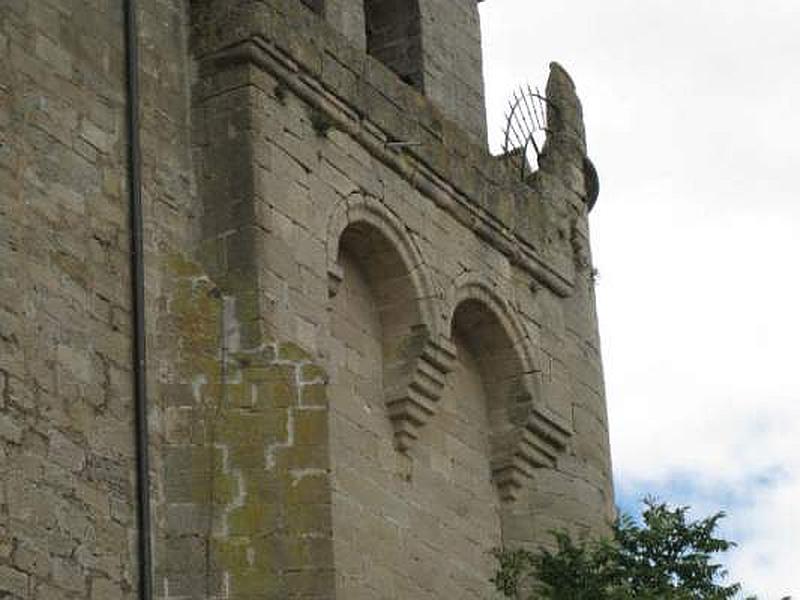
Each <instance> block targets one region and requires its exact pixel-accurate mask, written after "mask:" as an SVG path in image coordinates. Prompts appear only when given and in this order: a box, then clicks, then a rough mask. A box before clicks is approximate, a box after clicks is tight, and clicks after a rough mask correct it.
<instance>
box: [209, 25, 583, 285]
mask: <svg viewBox="0 0 800 600" xmlns="http://www.w3.org/2000/svg"><path fill="white" fill-rule="evenodd" d="M202 62H203V64H204V65H205V66H206V67H207V66H209V65H213V66H214V67H215V68H216V69H219V68H224V66H225V65H226V64H242V63H248V64H252V65H254V66H257V67H258V68H261V69H264V70H265V71H267V72H269V73H270V74H271V75H272V76H274V77H276V78H277V79H279V80H280V81H281V82H282V83H283V84H285V85H286V86H287V88H289V89H291V91H292V92H294V93H295V94H296V95H297V96H298V97H300V98H302V99H303V100H304V101H305V102H307V103H309V104H310V105H311V106H313V107H314V108H315V109H316V110H319V111H321V112H323V113H324V114H325V116H326V117H327V118H328V119H330V121H331V122H332V123H333V126H334V127H336V128H337V129H339V130H340V131H342V132H344V133H346V134H348V135H350V136H352V137H353V138H354V139H356V140H357V141H358V142H360V143H361V144H362V145H363V146H364V147H365V148H366V149H367V150H368V151H369V152H370V153H371V154H372V155H373V156H374V157H376V158H378V159H379V160H380V161H381V162H383V163H384V164H386V165H387V166H389V167H390V168H392V169H393V170H394V171H395V172H397V173H398V174H399V175H401V176H402V177H403V178H404V179H406V180H407V181H408V182H409V183H410V184H411V185H412V186H414V187H415V188H416V189H417V190H418V191H420V192H421V193H422V194H423V195H425V196H426V197H428V198H430V199H431V200H432V201H433V202H434V203H435V204H436V205H437V206H439V207H441V208H443V209H444V210H447V211H448V212H449V213H450V214H451V215H453V216H454V217H455V218H456V220H458V221H459V222H460V223H461V224H462V225H464V226H465V227H467V228H468V229H470V230H472V231H473V232H474V233H475V234H476V235H477V236H478V237H480V238H481V239H483V240H484V241H486V242H487V243H489V244H491V245H492V246H493V247H494V248H496V249H497V250H498V251H500V252H501V253H502V254H504V255H505V256H507V257H508V259H509V260H510V261H511V262H512V264H514V265H516V266H518V267H519V268H521V269H522V270H523V271H525V272H526V273H528V274H529V275H530V276H531V277H533V278H534V279H535V280H536V281H537V282H538V283H539V284H541V285H543V286H545V287H546V288H548V289H550V290H551V291H552V292H553V293H555V294H556V295H558V296H560V297H567V296H569V295H571V293H572V288H573V286H574V273H571V272H568V271H567V269H564V268H558V267H556V266H555V265H554V264H553V263H552V262H551V261H547V260H545V259H544V258H543V257H542V256H541V254H540V253H539V252H538V251H537V250H536V248H534V246H533V245H532V244H531V243H529V242H528V240H526V239H525V238H524V237H522V236H520V235H518V234H517V233H516V232H514V231H512V230H511V229H510V228H509V227H508V226H507V225H506V224H504V223H503V222H502V221H501V220H500V219H499V218H498V216H497V215H495V214H493V213H492V212H489V211H487V210H486V209H484V208H483V207H482V206H480V204H479V203H478V202H477V201H476V199H475V198H473V197H470V196H468V195H467V194H465V193H464V192H463V191H462V190H459V189H457V188H456V187H455V186H454V185H452V184H450V183H448V182H447V181H446V180H445V179H444V178H443V177H441V176H440V175H439V174H438V173H436V172H435V171H434V170H433V169H432V168H431V167H430V166H429V165H428V164H426V162H425V161H423V160H421V159H420V158H419V157H418V156H416V155H415V154H414V152H412V151H411V150H410V149H407V148H395V147H392V146H391V144H389V142H390V141H391V137H390V136H388V135H387V134H386V132H384V131H383V130H382V129H381V128H380V127H378V126H377V125H376V124H375V123H373V122H371V121H370V120H368V119H365V118H363V117H360V116H359V114H358V112H357V111H355V110H354V109H353V108H352V107H350V106H348V105H347V104H345V103H344V102H342V101H341V99H339V98H338V97H337V96H336V95H334V94H332V93H331V92H330V91H328V90H326V89H325V88H324V87H323V86H322V84H321V83H320V82H319V81H317V80H316V79H314V78H313V77H311V76H309V75H308V74H307V73H305V72H304V71H303V70H302V68H301V67H300V65H298V63H297V62H296V61H293V60H292V59H291V58H290V57H288V56H287V55H286V54H285V53H283V52H282V51H281V50H280V49H279V48H277V47H276V46H275V45H274V44H271V43H270V42H268V41H266V40H263V39H261V38H253V39H249V40H246V41H243V42H240V43H238V44H236V45H235V46H232V47H229V48H225V49H223V50H220V51H218V52H216V53H214V54H212V55H210V56H207V57H205V58H204V59H203V61H202ZM487 160H494V159H493V158H492V157H490V156H489V155H487ZM524 193H525V194H526V195H529V196H534V193H533V191H532V190H529V189H526V190H524ZM527 200H528V201H530V202H541V200H540V199H539V198H533V197H529V198H528V199H527Z"/></svg>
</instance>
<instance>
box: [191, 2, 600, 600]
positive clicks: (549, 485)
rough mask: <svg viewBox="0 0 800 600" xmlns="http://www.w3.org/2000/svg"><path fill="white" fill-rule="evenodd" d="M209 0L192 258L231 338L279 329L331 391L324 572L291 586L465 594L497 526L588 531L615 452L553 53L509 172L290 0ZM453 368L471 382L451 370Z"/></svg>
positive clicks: (581, 168) (480, 582) (579, 166)
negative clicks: (527, 169) (327, 583)
mask: <svg viewBox="0 0 800 600" xmlns="http://www.w3.org/2000/svg"><path fill="white" fill-rule="evenodd" d="M221 8H223V5H222V4H220V5H214V3H210V4H208V5H206V7H205V10H203V11H200V12H198V13H196V14H195V15H193V16H194V18H195V21H194V23H195V26H194V52H195V55H196V56H197V57H198V62H199V75H200V77H199V80H198V83H197V85H196V87H195V89H194V111H195V112H194V114H195V122H196V124H198V125H200V126H201V129H199V130H198V132H197V135H196V137H195V141H196V143H197V144H198V156H199V157H201V160H202V161H203V162H202V163H200V164H202V165H204V166H203V167H202V168H200V170H199V172H200V173H202V177H201V178H200V179H199V180H198V184H199V189H200V191H201V196H202V197H203V202H204V207H205V208H204V210H205V215H206V217H204V227H203V233H202V236H203V242H202V244H203V248H204V250H203V252H202V256H203V264H204V265H205V266H206V268H207V269H208V272H209V274H210V275H211V276H212V278H213V280H214V281H215V282H217V283H218V284H219V285H220V286H221V289H222V291H223V294H226V295H230V296H231V297H233V298H235V299H236V306H237V308H236V310H237V320H238V323H239V325H240V327H241V336H242V340H243V344H244V345H243V347H245V348H257V347H259V346H263V345H264V344H267V345H270V344H274V343H278V344H283V343H287V342H291V343H292V344H295V345H296V346H297V347H299V348H302V351H303V355H304V356H305V357H306V358H305V360H309V361H312V362H313V363H314V364H316V365H318V366H319V367H320V368H321V370H322V372H323V373H324V376H323V380H324V381H326V382H327V388H328V401H327V404H326V405H325V414H326V420H327V423H328V426H327V430H326V431H327V433H326V434H323V433H322V432H318V435H320V436H322V435H327V436H329V437H328V438H326V439H327V440H328V441H327V442H325V444H327V447H328V449H329V461H330V462H329V467H328V468H329V471H328V472H329V477H330V479H329V485H330V488H329V489H330V495H329V496H328V499H327V500H326V501H325V504H326V505H328V506H329V510H330V513H329V516H326V515H320V518H319V519H318V520H316V521H315V522H316V523H317V525H316V526H317V527H319V529H316V531H318V532H320V533H319V535H321V536H323V537H324V538H325V539H332V542H333V546H332V548H333V552H332V554H331V555H329V556H328V555H322V556H317V557H316V558H315V559H314V561H311V562H308V563H306V566H305V567H304V569H303V570H302V571H301V573H305V576H306V578H305V579H303V578H302V577H300V579H298V580H296V581H295V582H294V585H301V583H300V582H302V581H305V582H310V581H319V578H318V577H317V576H316V575H315V573H319V572H326V573H327V572H331V573H333V574H334V575H335V578H334V579H333V580H332V585H333V587H331V588H324V586H323V587H321V588H318V589H313V590H311V589H308V588H291V589H290V593H294V594H303V593H306V594H308V595H309V597H332V596H333V595H337V596H339V597H347V598H359V597H364V598H373V597H377V596H378V595H383V596H386V597H391V598H407V597H414V598H428V597H430V598H438V597H445V596H447V595H452V594H454V593H456V594H461V595H462V596H466V597H476V598H477V597H481V596H482V595H485V594H486V593H488V584H487V581H488V577H489V576H490V574H491V565H490V564H489V563H488V562H487V559H486V552H487V551H488V550H489V549H490V548H491V547H492V546H493V545H495V544H496V543H498V541H500V540H502V541H503V542H505V543H536V542H541V541H545V540H546V538H547V534H546V532H547V531H548V530H549V529H552V528H553V527H560V526H567V527H570V528H576V529H581V530H598V529H602V528H604V527H605V526H606V523H607V519H608V518H609V517H610V515H611V511H612V506H611V505H612V493H611V487H610V465H609V460H608V451H607V430H606V424H605V405H604V400H603V395H602V394H603V392H602V374H601V369H600V362H599V353H598V350H597V349H598V344H597V333H596V322H595V317H594V311H593V302H594V299H593V295H592V281H591V262H590V256H589V252H588V241H587V240H588V236H587V231H586V211H587V209H586V204H585V202H586V201H587V199H588V191H587V187H586V182H585V172H586V171H585V164H584V161H585V146H584V142H583V126H582V121H581V116H580V104H579V102H578V100H577V97H575V95H574V87H573V85H572V82H571V81H570V79H569V76H568V75H566V73H564V72H563V70H561V69H560V67H558V66H554V68H553V72H552V75H551V81H550V85H549V88H548V90H549V91H548V93H549V96H550V99H551V102H552V104H553V106H555V107H556V108H555V109H554V110H557V111H558V114H554V115H552V119H551V122H552V123H553V131H552V132H551V134H550V138H549V140H548V147H547V149H546V158H545V159H543V160H542V168H541V170H540V171H539V172H537V173H536V174H535V175H534V176H533V177H532V178H531V179H530V180H529V181H528V182H527V183H523V182H520V181H519V179H518V176H517V175H516V173H517V171H518V169H517V167H515V165H513V164H505V163H504V162H503V161H502V160H496V159H492V158H491V157H489V156H488V155H487V154H486V152H485V150H483V149H482V148H480V147H478V146H474V145H472V144H471V143H470V142H469V141H468V139H469V138H468V135H467V134H465V133H464V132H463V131H462V130H461V129H459V128H458V127H456V126H454V125H452V124H451V123H450V122H449V121H447V119H446V118H444V117H443V116H441V115H440V113H439V112H438V109H437V107H436V106H435V104H433V103H432V101H428V100H426V99H424V98H422V97H420V96H418V95H417V94H416V93H414V92H411V91H410V90H409V89H408V88H407V86H405V85H403V84H401V83H399V82H398V81H397V78H396V77H395V76H394V75H393V74H391V73H389V72H388V69H386V68H385V67H384V66H383V65H381V64H380V63H379V62H378V61H377V60H375V59H373V58H369V57H366V56H364V55H363V53H360V52H358V51H357V50H355V49H352V47H351V46H350V45H349V42H348V41H347V40H346V39H344V38H343V37H342V36H341V35H340V34H337V33H336V32H335V31H334V30H332V29H331V28H329V27H328V26H326V25H325V23H324V22H322V21H321V20H320V19H318V18H317V17H315V16H313V15H311V14H310V13H309V12H308V11H306V10H305V9H303V7H302V6H300V5H299V4H296V3H292V2H288V1H281V0H270V1H269V2H267V1H264V2H241V3H239V4H238V5H237V9H236V10H230V6H227V5H225V7H224V10H220V9H221ZM212 24H213V26H212ZM417 138H419V139H424V140H425V143H424V144H423V145H422V146H418V147H417V146H415V147H413V148H411V149H404V150H396V149H393V148H392V147H391V146H390V145H388V144H387V142H389V141H391V140H397V139H417ZM358 306H361V307H362V308H360V309H359V308H357V307H358ZM351 310H355V311H356V312H355V313H350V312H348V311H351ZM457 330H458V331H464V332H467V333H466V334H462V335H466V339H464V340H462V341H461V342H458V340H459V337H458V334H457ZM244 340H246V342H245V341H244ZM464 364H466V365H471V366H469V367H463V365H464ZM460 365H462V366H460ZM453 372H461V373H465V375H464V376H463V377H465V378H466V380H468V381H474V382H478V383H475V384H473V385H472V387H469V386H468V387H467V388H458V386H459V385H461V384H463V380H462V379H458V381H457V382H454V381H453V377H456V376H455V375H451V373H453ZM458 382H461V383H458ZM453 386H455V388H454V387H453ZM448 389H451V390H452V389H460V390H461V391H459V392H457V394H456V395H459V396H464V397H459V398H456V399H454V398H453V396H452V394H453V392H447V391H446V390H448ZM448 398H449V399H448ZM470 403H476V404H477V405H478V406H483V407H484V408H483V410H485V411H486V412H485V413H483V414H482V413H481V411H480V410H478V412H477V413H476V412H474V410H475V409H467V408H466V407H467V406H470ZM454 405H455V407H454ZM456 407H458V408H456ZM470 414H471V415H472V416H469V415H470ZM459 418H460V421H459ZM487 424H488V425H487ZM487 426H488V431H486V427H487ZM475 431H481V432H482V433H481V434H480V435H478V436H477V437H474V436H475V435H476V434H475V433H470V432H475ZM316 439H317V440H318V441H319V440H320V439H322V438H316ZM486 489H490V490H492V491H491V494H492V495H493V496H491V495H490V496H489V497H493V500H489V499H488V498H489V497H487V496H485V495H484V491H482V490H486ZM273 501H274V500H272V497H269V498H267V500H266V502H267V503H268V504H269V503H271V502H273ZM327 518H330V521H326V520H325V519H327ZM468 524H469V525H468ZM327 527H330V530H329V535H330V538H327V537H325V534H323V533H322V532H323V531H328V530H327V529H326V528H327ZM256 552H258V551H256ZM256 556H257V555H256ZM256 560H258V559H257V558H256ZM272 560H273V561H274V562H273V563H272V564H273V568H274V569H276V570H277V571H278V572H282V573H285V574H288V573H297V572H298V571H297V569H296V568H292V567H291V566H289V564H288V562H287V561H286V557H285V556H284V557H281V556H278V555H273V557H272ZM326 561H330V562H326ZM425 566H427V567H429V569H426V568H425ZM257 576H258V575H257V574H254V577H257ZM266 582H267V579H266V578H265V579H264V580H263V583H262V585H267V583H266ZM301 589H303V591H300V590H301ZM230 593H231V596H232V597H239V594H240V592H239V591H237V590H236V588H235V587H233V588H231V589H230ZM241 593H243V592H241ZM315 594H316V595H315Z"/></svg>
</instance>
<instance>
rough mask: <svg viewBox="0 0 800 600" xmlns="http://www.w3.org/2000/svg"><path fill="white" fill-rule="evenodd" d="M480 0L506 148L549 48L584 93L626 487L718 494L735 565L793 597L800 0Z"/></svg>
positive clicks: (607, 355)
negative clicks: (507, 116)
mask: <svg viewBox="0 0 800 600" xmlns="http://www.w3.org/2000/svg"><path fill="white" fill-rule="evenodd" d="M481 6H482V10H481V12H482V21H483V27H484V41H485V45H484V48H485V70H486V80H487V103H488V112H489V126H490V133H491V134H492V135H493V138H492V141H493V144H494V147H495V148H496V147H497V143H498V141H497V140H498V138H499V135H498V134H499V130H500V128H501V125H502V113H503V109H504V105H505V102H506V99H507V97H508V95H509V94H510V92H511V90H513V89H514V87H515V86H516V85H518V84H520V83H523V82H527V81H530V82H532V83H533V84H538V85H539V86H543V85H544V83H545V78H546V75H547V64H548V62H549V61H550V60H554V59H555V60H558V61H559V62H561V63H562V64H563V65H564V66H566V67H567V69H568V70H569V71H570V72H571V74H572V75H573V77H574V79H575V81H576V84H577V86H578V91H579V93H580V94H581V97H582V99H583V101H584V112H585V117H586V121H587V131H588V142H589V149H590V153H591V155H592V158H593V159H594V161H595V163H596V164H597V166H598V169H599V171H600V177H601V186H602V189H601V196H600V199H599V201H598V205H597V208H596V209H595V211H594V213H593V215H592V234H593V242H594V251H595V262H596V265H597V267H598V268H599V271H600V280H599V287H598V302H599V315H600V324H601V333H602V341H603V352H604V364H605V371H606V381H607V395H608V401H609V411H610V418H611V428H612V432H611V435H612V440H611V441H612V454H613V458H614V462H615V470H616V472H617V485H618V490H619V491H620V492H621V493H623V494H633V495H634V496H640V495H643V494H644V493H647V492H649V491H654V492H664V493H673V494H674V497H672V498H670V497H664V499H665V500H672V501H674V502H679V503H687V502H688V503H690V504H692V505H693V506H695V507H696V508H697V511H696V513H697V515H698V516H700V515H702V514H707V513H709V512H715V511H716V510H719V509H725V510H726V511H727V512H728V513H729V518H728V519H727V522H726V524H725V531H726V533H728V532H729V536H730V537H732V538H734V539H736V540H737V541H738V542H740V547H739V548H738V549H737V551H736V552H734V553H733V554H732V555H731V558H730V563H729V564H730V570H731V574H732V577H733V578H734V579H739V580H742V581H744V582H746V583H747V584H748V585H749V586H750V588H752V590H751V591H753V592H758V593H759V594H760V595H761V596H760V597H761V598H762V599H763V598H767V599H769V598H776V599H779V598H781V597H782V595H783V594H790V593H791V594H793V595H794V596H795V597H800V573H798V572H797V571H798V566H799V565H800V544H798V543H797V542H796V540H797V539H800V518H798V517H797V511H796V509H795V507H794V505H795V504H796V503H798V502H800V378H799V377H798V375H797V374H798V373H800V368H798V364H797V363H798V359H800V352H798V350H797V347H798V344H799V343H800V309H799V308H798V305H800V301H798V299H800V275H797V274H796V273H797V261H798V260H799V259H800V197H798V196H799V195H798V192H797V189H798V181H799V180H798V177H797V170H798V164H799V162H800V159H799V158H798V154H800V153H799V152H798V148H800V142H798V140H800V110H798V109H797V106H798V105H800V70H798V68H797V65H798V63H800V36H798V35H797V24H798V23H800V3H798V2H797V1H796V0H765V1H764V2H760V3H752V2H745V1H744V0H695V1H693V2H666V1H663V0H611V1H609V2H593V1H591V0H564V1H562V2H558V3H544V2H531V0H491V1H489V2H484V3H483V4H482V5H481ZM676 482H677V483H679V485H677V486H676Z"/></svg>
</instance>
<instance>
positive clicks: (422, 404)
mask: <svg viewBox="0 0 800 600" xmlns="http://www.w3.org/2000/svg"><path fill="white" fill-rule="evenodd" d="M425 334H426V336H427V339H425V341H424V342H423V343H422V344H421V347H420V350H419V351H418V354H417V355H416V356H415V357H413V358H412V359H411V365H412V367H411V370H410V373H409V377H408V383H407V385H404V386H403V387H402V388H401V390H400V392H399V394H398V395H397V396H396V397H393V398H392V397H390V398H388V399H387V401H386V408H387V412H388V415H389V419H390V420H391V421H392V426H393V428H394V439H395V446H396V448H397V449H398V450H399V451H400V452H407V451H408V450H409V448H411V446H412V444H413V443H414V441H415V440H417V439H418V438H419V430H420V429H421V428H422V427H423V426H424V425H425V424H426V423H427V422H428V421H429V420H430V418H431V417H432V416H433V415H434V414H435V412H436V405H437V404H438V402H439V399H440V398H441V395H442V391H443V390H444V385H445V379H446V377H447V374H448V373H449V372H450V371H452V370H453V365H454V363H455V360H456V350H455V346H453V343H452V342H451V341H450V340H449V339H447V338H445V337H444V336H431V335H427V331H426V332H425Z"/></svg>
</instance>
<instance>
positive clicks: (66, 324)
mask: <svg viewBox="0 0 800 600" xmlns="http://www.w3.org/2000/svg"><path fill="white" fill-rule="evenodd" d="M139 8H140V9H139V11H138V20H139V25H140V40H141V47H140V53H141V54H140V61H141V63H140V64H141V71H140V79H141V85H142V111H141V126H142V131H141V134H142V153H143V157H144V163H143V175H144V177H143V179H144V199H145V203H144V211H145V250H146V256H145V259H146V271H147V306H148V331H147V336H148V342H149V344H148V345H149V349H150V354H149V373H150V382H149V383H150V390H151V401H152V406H151V416H152V417H153V418H152V420H151V424H152V434H153V436H152V439H153V447H152V449H151V455H152V458H153V467H154V468H153V473H154V474H155V473H156V472H158V470H159V469H160V468H161V467H160V464H161V463H160V451H159V448H160V445H161V443H162V439H161V437H160V435H159V431H160V429H161V419H160V412H159V406H158V404H159V403H158V402H156V401H154V400H153V399H155V398H158V396H159V385H160V383H161V381H160V380H161V379H164V380H166V381H168V380H169V371H170V369H169V366H168V364H169V362H168V361H169V360H171V358H170V357H171V356H172V354H173V352H174V344H175V342H174V340H170V339H165V338H162V339H157V337H156V333H157V328H158V326H159V323H160V318H159V314H160V310H161V309H160V307H162V306H163V302H162V301H161V298H162V297H163V293H164V292H163V289H164V288H163V286H164V278H165V277H167V276H169V274H170V273H169V271H168V270H167V269H165V268H164V266H163V264H162V261H163V260H164V257H165V256H169V255H170V254H171V253H172V252H188V251H189V250H190V248H191V240H192V238H193V237H194V234H193V226H192V224H191V222H192V215H193V213H194V210H195V209H194V208H193V202H194V194H193V192H192V177H193V174H192V168H191V161H190V157H191V156H190V150H191V148H190V144H189V136H188V134H189V128H188V125H189V120H188V116H189V111H188V109H189V102H188V98H189V95H188V89H189V88H188V77H189V75H190V73H191V70H190V68H189V66H188V61H189V54H188V51H187V34H188V32H189V29H188V27H187V17H188V12H187V10H186V9H187V7H186V6H185V4H184V3H183V2H181V1H179V0H175V1H161V2H158V3H152V2H140V3H139ZM123 39H124V37H123V6H122V3H121V2H110V3H109V2H99V1H96V0H59V1H55V0H53V1H50V0H35V1H34V0H11V1H9V2H2V3H0V596H2V597H8V598H11V599H14V600H16V599H34V598H35V599H45V598H47V599H49V598H59V599H60V598H76V599H77V598H80V599H84V598H92V599H102V600H114V599H117V598H132V597H134V595H135V591H136V587H137V582H136V568H137V567H136V562H137V559H136V556H135V539H136V531H135V520H134V511H135V504H134V443H133V414H134V409H133V403H132V398H131V395H132V392H131V390H132V382H131V336H132V332H131V319H130V306H131V301H130V298H131V291H130V287H131V284H130V278H129V263H130V258H129V228H128V195H127V181H126V168H125V160H126V155H125V151H126V140H127V133H126V131H125V87H124V85H125V79H124V65H125V61H124V47H123ZM154 481H155V477H154ZM153 492H154V494H155V496H154V498H155V499H156V501H158V497H159V487H158V486H156V485H154V488H153Z"/></svg>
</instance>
